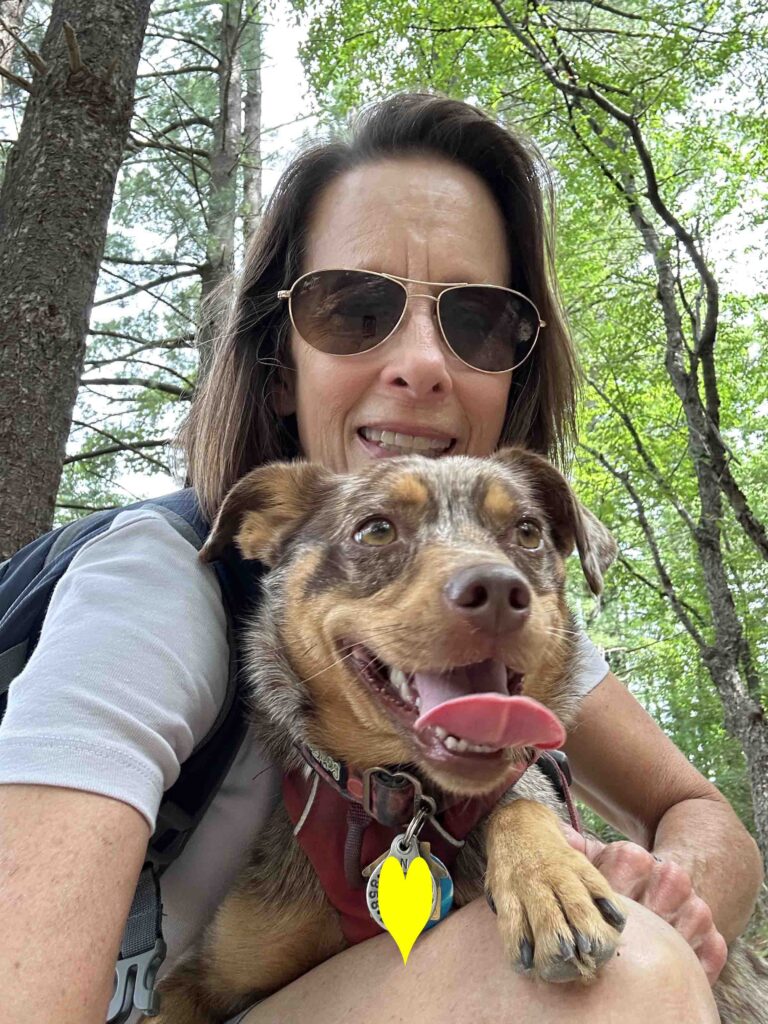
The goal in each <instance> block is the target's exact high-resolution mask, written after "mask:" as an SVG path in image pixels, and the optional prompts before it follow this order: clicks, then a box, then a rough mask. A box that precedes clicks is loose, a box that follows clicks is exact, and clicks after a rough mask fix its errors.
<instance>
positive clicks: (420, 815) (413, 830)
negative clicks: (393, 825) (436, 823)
mask: <svg viewBox="0 0 768 1024" xmlns="http://www.w3.org/2000/svg"><path fill="white" fill-rule="evenodd" d="M421 804H422V805H421V807H420V808H419V810H418V811H417V812H416V815H415V817H413V818H412V819H411V821H410V822H409V824H408V828H407V829H406V830H405V835H404V836H403V842H402V845H403V846H405V848H406V849H407V848H408V847H409V846H410V845H411V843H412V842H413V840H414V839H415V838H416V836H418V834H419V832H421V830H422V829H423V828H424V825H425V824H426V821H427V818H430V817H431V816H432V815H433V814H434V813H435V811H436V810H437V805H436V804H435V801H434V800H433V799H432V797H431V796H423V795H422V797H421Z"/></svg>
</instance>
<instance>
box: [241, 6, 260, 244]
mask: <svg viewBox="0 0 768 1024" xmlns="http://www.w3.org/2000/svg"><path fill="white" fill-rule="evenodd" d="M262 34H263V32H262V25H261V22H260V21H259V10H258V6H257V5H256V4H253V5H251V4H249V5H248V10H247V11H246V21H245V23H244V26H243V43H242V49H241V52H242V67H243V72H244V74H243V77H244V79H245V95H244V98H243V99H244V102H243V112H244V120H243V136H244V137H243V195H244V204H243V206H244V209H243V236H244V240H245V244H246V246H247V245H248V242H249V240H250V239H251V237H252V236H253V234H254V233H255V231H256V230H257V229H258V226H259V223H260V221H261V205H262V200H263V195H262V188H261V50H262Z"/></svg>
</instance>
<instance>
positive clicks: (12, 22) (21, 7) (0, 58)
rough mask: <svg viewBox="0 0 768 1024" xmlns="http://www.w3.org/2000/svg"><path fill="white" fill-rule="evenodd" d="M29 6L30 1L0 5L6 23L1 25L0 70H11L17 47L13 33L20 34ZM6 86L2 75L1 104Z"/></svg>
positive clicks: (0, 83)
mask: <svg viewBox="0 0 768 1024" xmlns="http://www.w3.org/2000/svg"><path fill="white" fill-rule="evenodd" d="M28 6H29V0H5V3H3V4H2V5H0V18H1V19H2V21H3V23H4V24H0V68H4V69H5V70H6V71H10V70H11V63H12V61H13V55H14V53H15V52H16V45H17V44H16V40H15V39H14V38H13V35H12V34H11V33H14V34H15V35H18V34H19V30H20V29H21V26H22V22H23V21H24V14H25V12H26V10H27V7H28ZM8 29H10V32H9V31H8ZM6 84H7V83H6V80H5V78H3V76H2V75H0V102H2V99H3V93H4V91H5V88H6Z"/></svg>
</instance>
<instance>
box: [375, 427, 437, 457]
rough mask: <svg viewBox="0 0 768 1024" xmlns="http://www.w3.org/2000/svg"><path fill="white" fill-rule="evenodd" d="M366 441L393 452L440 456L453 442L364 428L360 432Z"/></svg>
mask: <svg viewBox="0 0 768 1024" xmlns="http://www.w3.org/2000/svg"><path fill="white" fill-rule="evenodd" d="M360 433H361V434H362V435H363V437H364V438H365V439H366V441H372V442H373V443H374V444H378V445H379V447H380V448H386V449H387V451H392V452H421V453H422V454H423V455H439V454H440V453H441V452H445V451H447V450H448V449H449V448H450V447H451V445H452V444H453V441H441V440H439V439H438V438H435V437H420V436H419V435H414V434H400V433H397V432H396V431H394V430H374V429H373V427H363V428H362V429H361V431H360Z"/></svg>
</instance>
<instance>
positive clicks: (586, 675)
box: [576, 633, 610, 697]
mask: <svg viewBox="0 0 768 1024" xmlns="http://www.w3.org/2000/svg"><path fill="white" fill-rule="evenodd" d="M609 671H610V666H609V664H608V662H607V661H606V660H605V658H604V657H603V655H602V654H601V653H600V651H599V650H598V648H597V647H595V645H594V644H593V643H592V641H591V640H590V639H589V637H588V636H587V634H586V633H579V636H578V640H577V642H576V683H577V686H578V691H579V693H580V694H581V696H582V697H586V695H587V694H588V693H589V692H590V690H594V688H595V687H596V686H597V684H598V683H601V682H602V681H603V679H605V677H606V675H607V674H608V672H609Z"/></svg>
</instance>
